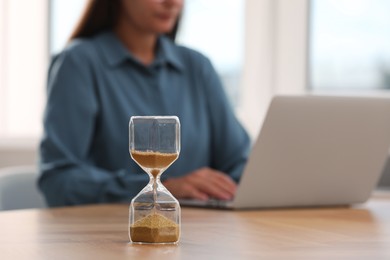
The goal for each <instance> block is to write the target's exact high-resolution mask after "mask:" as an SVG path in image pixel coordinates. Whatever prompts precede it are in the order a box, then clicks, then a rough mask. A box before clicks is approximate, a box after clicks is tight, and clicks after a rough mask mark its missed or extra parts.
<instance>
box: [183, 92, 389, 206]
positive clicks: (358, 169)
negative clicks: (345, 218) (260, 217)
mask: <svg viewBox="0 0 390 260" xmlns="http://www.w3.org/2000/svg"><path fill="white" fill-rule="evenodd" d="M389 147H390V99H389V98H382V97H356V96H354V97H345V96H344V97H341V96H315V95H304V96H276V97H274V98H273V100H272V102H271V103H270V106H269V108H268V111H267V115H266V117H265V120H264V122H263V126H262V128H261V131H260V133H259V136H258V138H257V140H256V141H255V143H254V145H253V147H252V151H251V154H250V157H249V159H248V162H247V165H246V166H245V169H244V171H243V174H242V177H241V180H240V183H239V185H238V188H237V191H236V196H235V198H234V199H233V200H232V201H218V200H210V201H207V202H204V201H196V200H180V204H181V205H183V206H201V207H216V208H230V209H251V208H252V209H254V208H286V207H313V206H315V207H318V206H344V205H345V206H347V205H351V204H355V203H363V202H365V201H366V200H367V199H368V198H369V197H370V195H371V192H372V191H373V190H374V189H375V187H376V185H377V182H378V180H379V178H380V175H381V172H382V168H383V166H384V164H385V161H386V159H387V156H388V153H389Z"/></svg>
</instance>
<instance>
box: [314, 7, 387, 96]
mask: <svg viewBox="0 0 390 260" xmlns="http://www.w3.org/2000/svg"><path fill="white" fill-rule="evenodd" d="M389 10H390V1H388V0H311V13H310V16H311V17H310V19H311V23H310V25H309V26H310V30H309V34H310V35H309V41H310V42H309V46H310V50H309V74H310V75H309V78H310V87H311V89H317V90H324V89H356V90H369V89H390V30H389V28H390V16H389V14H388V13H389Z"/></svg>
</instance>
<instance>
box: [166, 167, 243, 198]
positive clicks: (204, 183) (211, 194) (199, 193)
mask: <svg viewBox="0 0 390 260" xmlns="http://www.w3.org/2000/svg"><path fill="white" fill-rule="evenodd" d="M163 184H164V186H165V187H166V188H167V189H168V190H169V191H170V192H171V193H172V194H173V195H174V196H175V197H177V198H191V199H199V200H207V199H209V198H216V199H222V200H229V199H232V198H233V196H234V194H235V193H236V188H237V185H236V183H235V182H234V181H233V180H232V178H230V177H229V176H228V175H226V174H224V173H223V172H220V171H217V170H213V169H211V168H208V167H205V168H201V169H198V170H196V171H193V172H191V173H189V174H187V175H185V176H183V177H178V178H171V179H167V180H166V181H164V182H163Z"/></svg>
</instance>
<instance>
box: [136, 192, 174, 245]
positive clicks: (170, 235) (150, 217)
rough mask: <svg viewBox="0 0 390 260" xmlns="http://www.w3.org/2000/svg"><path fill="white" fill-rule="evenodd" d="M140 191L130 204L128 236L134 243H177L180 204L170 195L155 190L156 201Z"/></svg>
mask: <svg viewBox="0 0 390 260" xmlns="http://www.w3.org/2000/svg"><path fill="white" fill-rule="evenodd" d="M150 198H151V196H150V194H148V193H141V194H140V196H137V197H135V198H134V199H133V201H132V202H131V205H130V222H129V238H130V241H131V242H132V243H134V244H177V243H178V241H179V237H180V205H179V203H178V202H177V200H176V199H175V198H174V197H172V195H170V194H169V192H168V193H166V192H161V191H159V192H157V201H153V200H150Z"/></svg>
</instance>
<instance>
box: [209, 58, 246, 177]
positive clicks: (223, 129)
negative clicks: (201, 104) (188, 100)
mask: <svg viewBox="0 0 390 260" xmlns="http://www.w3.org/2000/svg"><path fill="white" fill-rule="evenodd" d="M202 67H203V74H204V78H205V87H206V90H205V91H206V92H207V95H206V97H207V101H208V106H209V114H210V127H211V133H212V140H211V149H212V152H211V154H212V156H213V157H212V161H211V166H212V168H215V169H218V170H220V171H222V172H225V173H227V174H228V175H230V176H231V177H232V178H233V180H235V181H236V182H239V180H240V177H241V174H242V172H243V170H244V167H245V164H246V162H247V159H248V154H249V150H250V138H249V136H248V134H247V132H246V131H245V129H244V128H243V127H242V125H241V124H240V122H239V121H238V120H237V118H236V116H235V114H234V111H233V109H232V107H231V104H230V103H229V100H228V99H227V96H226V93H225V92H224V89H223V87H222V84H221V81H220V79H219V77H218V75H217V73H216V71H215V69H214V68H213V66H212V64H211V62H210V61H209V60H208V59H205V61H204V65H203V66H202Z"/></svg>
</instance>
